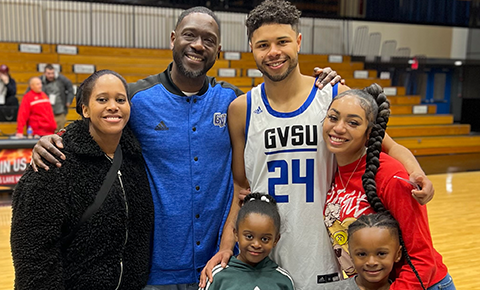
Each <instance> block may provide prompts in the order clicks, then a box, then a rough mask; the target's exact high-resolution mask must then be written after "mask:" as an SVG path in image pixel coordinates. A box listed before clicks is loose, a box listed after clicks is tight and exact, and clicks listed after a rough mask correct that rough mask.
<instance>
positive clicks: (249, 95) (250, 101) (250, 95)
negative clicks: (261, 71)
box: [245, 91, 252, 143]
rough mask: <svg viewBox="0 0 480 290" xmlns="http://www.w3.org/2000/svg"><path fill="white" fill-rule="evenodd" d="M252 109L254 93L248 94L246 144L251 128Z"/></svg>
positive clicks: (249, 92)
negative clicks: (249, 128)
mask: <svg viewBox="0 0 480 290" xmlns="http://www.w3.org/2000/svg"><path fill="white" fill-rule="evenodd" d="M251 108H252V91H248V92H247V116H246V118H245V143H247V136H248V127H249V126H250V114H251V111H252V110H251Z"/></svg>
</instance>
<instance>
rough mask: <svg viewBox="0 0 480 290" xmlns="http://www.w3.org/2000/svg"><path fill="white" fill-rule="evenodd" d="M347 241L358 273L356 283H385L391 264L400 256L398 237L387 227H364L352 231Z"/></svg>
mask: <svg viewBox="0 0 480 290" xmlns="http://www.w3.org/2000/svg"><path fill="white" fill-rule="evenodd" d="M348 243H349V249H350V255H351V256H352V259H353V264H354V266H355V269H356V270H357V273H358V277H357V280H356V281H357V284H358V285H359V286H360V285H362V286H366V285H370V286H373V285H375V286H377V285H378V286H382V285H384V284H387V283H388V276H389V274H390V272H391V271H392V268H393V265H394V264H395V262H398V261H400V258H401V257H402V253H401V246H400V243H399V240H398V237H397V236H396V235H394V234H392V231H391V230H390V229H388V228H379V227H372V228H369V227H366V228H362V229H360V230H358V231H356V232H354V233H353V234H352V235H351V236H350V237H349V242H348Z"/></svg>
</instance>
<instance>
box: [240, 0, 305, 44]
mask: <svg viewBox="0 0 480 290" xmlns="http://www.w3.org/2000/svg"><path fill="white" fill-rule="evenodd" d="M301 14H302V12H300V10H298V9H297V7H295V6H294V5H292V3H290V2H288V1H285V0H266V1H264V2H263V3H262V4H260V5H258V6H257V7H255V8H254V9H253V10H252V11H250V13H248V16H247V20H246V22H245V25H246V26H247V35H248V39H249V40H250V39H251V38H252V34H253V32H255V30H257V29H258V28H260V27H261V26H262V25H264V24H290V25H291V26H292V28H293V30H295V31H296V32H297V33H298V31H299V30H298V26H299V22H300V15H301Z"/></svg>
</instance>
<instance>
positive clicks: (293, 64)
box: [257, 58, 298, 82]
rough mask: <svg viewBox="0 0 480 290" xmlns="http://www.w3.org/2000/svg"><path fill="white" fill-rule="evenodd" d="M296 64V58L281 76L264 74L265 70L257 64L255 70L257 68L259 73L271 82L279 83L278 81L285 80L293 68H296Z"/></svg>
mask: <svg viewBox="0 0 480 290" xmlns="http://www.w3.org/2000/svg"><path fill="white" fill-rule="evenodd" d="M289 59H290V60H292V59H291V58H289ZM297 64H298V58H296V59H295V60H294V61H292V62H291V63H290V66H289V67H288V69H287V71H286V72H284V73H283V74H281V75H271V74H269V73H268V72H266V70H264V69H263V68H262V67H261V66H259V65H258V64H257V68H258V70H259V71H261V72H262V74H263V75H264V76H266V77H267V78H269V79H270V80H271V81H273V82H280V81H283V80H284V79H286V78H287V77H288V76H289V75H290V73H291V72H292V71H293V70H294V69H295V67H296V66H297Z"/></svg>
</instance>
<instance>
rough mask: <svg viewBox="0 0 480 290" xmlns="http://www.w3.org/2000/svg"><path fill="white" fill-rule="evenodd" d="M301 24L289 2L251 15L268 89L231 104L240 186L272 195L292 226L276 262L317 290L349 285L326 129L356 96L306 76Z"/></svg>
mask: <svg viewBox="0 0 480 290" xmlns="http://www.w3.org/2000/svg"><path fill="white" fill-rule="evenodd" d="M299 18H300V11H298V10H297V9H296V8H295V6H293V5H291V4H290V3H289V2H287V1H284V0H278V1H276V0H267V1H265V2H263V3H262V4H260V5H259V6H257V7H256V8H255V9H254V10H252V11H251V12H250V14H249V15H248V18H247V21H246V25H247V33H248V38H249V41H250V48H251V50H252V52H253V56H254V59H255V61H256V63H257V67H258V69H259V70H260V71H261V72H262V73H263V75H264V81H265V82H264V83H263V84H261V85H259V86H257V87H256V88H253V89H252V91H250V92H249V93H247V94H245V95H242V96H240V97H238V98H237V99H235V100H234V101H233V102H232V103H231V104H230V106H229V110H228V126H229V131H230V138H231V140H232V148H233V161H232V170H233V176H234V181H235V183H236V185H237V186H240V187H241V188H243V189H244V190H248V189H249V188H251V190H252V191H258V192H267V193H269V194H270V195H272V196H274V197H275V199H276V200H277V202H278V206H279V210H280V213H281V215H282V218H283V221H284V224H285V226H284V229H283V230H282V231H281V234H282V238H281V239H280V241H279V243H278V244H277V247H276V248H275V249H274V250H273V251H272V257H273V259H274V260H275V261H276V262H277V263H278V264H279V265H280V266H281V267H283V268H285V269H287V270H288V271H289V272H290V273H291V274H292V277H293V279H294V281H295V285H296V288H297V289H315V288H316V287H318V286H317V285H318V284H321V283H328V282H332V281H336V280H339V279H341V271H340V269H339V267H338V265H337V262H336V258H335V256H334V253H333V250H332V247H331V242H330V240H329V237H328V233H327V231H326V229H325V226H324V223H323V214H322V209H323V206H324V202H325V198H326V193H327V191H328V189H329V187H330V185H331V182H332V178H333V175H334V173H335V164H334V158H333V155H332V154H330V153H329V152H328V150H327V149H326V147H325V144H324V141H323V139H322V126H321V123H322V121H323V119H324V118H325V115H326V112H327V108H328V105H329V104H330V102H331V101H332V98H333V97H334V96H335V95H336V94H337V93H340V92H342V91H345V90H347V89H349V88H348V87H346V86H343V85H341V84H338V85H336V86H334V87H332V86H331V85H327V86H326V87H324V88H323V89H322V90H318V89H317V88H316V87H315V85H314V82H315V79H314V78H313V77H310V76H306V75H302V74H301V73H300V69H299V66H298V52H299V51H300V46H301V40H302V35H301V34H300V33H299V31H298V24H299ZM385 138H386V139H385V140H388V141H386V142H385V143H384V145H385V151H386V152H387V153H389V154H390V155H392V156H394V157H395V158H397V159H399V160H401V161H402V163H403V164H404V166H405V167H406V168H407V170H408V171H409V173H410V174H411V175H415V176H421V178H419V180H418V182H420V183H421V184H422V186H423V188H424V192H416V193H417V194H426V195H427V196H428V195H430V194H431V195H433V188H432V185H431V182H430V181H429V180H428V179H427V178H426V176H425V174H424V173H423V171H422V169H421V168H420V166H419V165H418V163H417V162H416V160H415V158H414V157H413V155H412V154H411V153H410V151H408V149H406V148H405V147H403V146H400V145H398V144H397V143H395V142H394V141H393V140H392V139H391V138H390V137H389V136H386V137H385ZM339 141H340V140H339ZM344 141H345V142H348V140H344ZM422 181H423V182H422ZM225 234H230V233H226V232H224V235H225ZM222 246H224V245H222ZM222 246H221V248H224V247H222ZM232 246H233V245H232ZM230 252H231V251H230ZM225 255H227V256H228V254H227V253H226V252H223V253H222V252H219V253H217V255H216V256H215V257H214V258H212V260H211V261H210V262H209V264H207V269H206V270H205V272H206V273H208V272H209V270H208V268H209V267H210V266H211V264H217V263H219V262H220V261H222V264H224V263H225V260H224V258H225ZM220 258H222V260H220ZM227 261H228V259H227ZM207 275H208V274H207ZM208 276H209V275H208ZM209 278H211V276H209ZM202 283H203V281H202V279H201V283H200V285H201V286H202Z"/></svg>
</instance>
